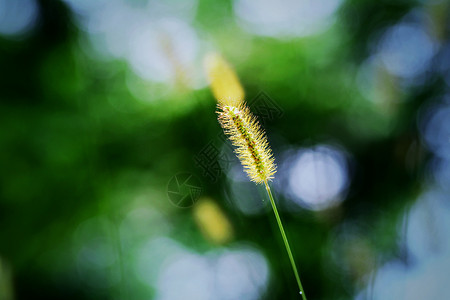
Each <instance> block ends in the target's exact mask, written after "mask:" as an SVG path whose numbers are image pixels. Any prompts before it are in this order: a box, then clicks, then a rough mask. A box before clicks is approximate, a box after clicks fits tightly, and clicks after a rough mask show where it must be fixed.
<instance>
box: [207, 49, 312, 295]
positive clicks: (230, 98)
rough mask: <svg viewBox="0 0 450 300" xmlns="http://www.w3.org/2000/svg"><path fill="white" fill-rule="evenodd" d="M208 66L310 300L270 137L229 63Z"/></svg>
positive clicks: (228, 129)
mask: <svg viewBox="0 0 450 300" xmlns="http://www.w3.org/2000/svg"><path fill="white" fill-rule="evenodd" d="M206 67H207V74H208V78H209V80H210V85H211V87H212V90H213V93H214V96H215V97H216V99H217V100H218V102H219V104H218V105H217V114H218V120H219V123H220V125H221V126H222V128H223V130H224V132H225V134H226V135H227V137H228V138H229V139H230V140H231V142H232V144H233V146H234V147H235V152H236V155H237V157H238V158H239V160H240V161H241V164H242V166H243V167H244V170H245V172H246V173H247V175H248V177H249V178H250V180H251V181H253V182H255V183H257V184H261V183H263V184H264V186H265V188H266V191H267V194H268V196H269V199H270V204H271V205H272V209H273V212H274V214H275V218H276V220H277V224H278V228H279V229H280V233H281V236H282V238H283V242H284V246H285V247H286V251H287V253H288V256H289V260H290V262H291V266H292V269H293V271H294V275H295V279H296V280H297V284H298V287H299V289H300V294H301V296H302V298H303V300H306V295H305V292H304V291H303V286H302V283H301V281H300V276H299V275H298V271H297V267H296V264H295V261H294V256H293V255H292V251H291V247H290V246H289V241H288V239H287V237H286V233H285V231H284V228H283V224H282V222H281V218H280V215H279V214H278V209H277V206H276V204H275V201H274V199H273V195H272V191H271V190H270V185H269V182H270V181H271V180H272V179H273V178H274V174H275V173H276V165H275V159H274V157H273V154H272V150H271V149H270V146H269V143H268V141H267V137H266V134H265V132H264V130H263V129H262V128H261V126H260V125H259V123H258V121H257V119H256V118H255V117H254V116H253V115H252V113H251V112H250V110H249V109H248V107H247V106H246V104H245V102H244V101H243V95H244V94H243V89H242V87H241V85H240V83H239V80H238V79H237V76H236V75H235V74H234V72H233V70H232V69H231V67H230V66H229V65H228V64H227V63H226V62H225V60H223V58H221V57H220V56H218V55H212V56H209V57H208V58H207V60H206Z"/></svg>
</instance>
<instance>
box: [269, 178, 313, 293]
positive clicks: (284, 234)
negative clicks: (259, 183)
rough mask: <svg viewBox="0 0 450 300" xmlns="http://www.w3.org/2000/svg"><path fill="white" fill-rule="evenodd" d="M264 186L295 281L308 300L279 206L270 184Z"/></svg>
mask: <svg viewBox="0 0 450 300" xmlns="http://www.w3.org/2000/svg"><path fill="white" fill-rule="evenodd" d="M264 185H265V186H266V191H267V194H268V195H269V199H270V204H271V205H272V209H273V213H274V214H275V218H276V219H277V223H278V228H279V229H280V233H281V236H282V237H283V242H284V246H285V247H286V251H287V253H288V256H289V260H290V261H291V266H292V270H293V271H294V275H295V279H296V280H297V284H298V288H299V289H300V295H302V299H303V300H306V295H305V291H304V290H303V286H302V282H301V281H300V276H299V275H298V271H297V266H296V265H295V261H294V256H293V255H292V252H291V247H290V246H289V241H288V239H287V237H286V233H285V232H284V228H283V223H281V218H280V215H279V214H278V209H277V205H276V204H275V201H274V199H273V196H272V191H271V190H270V186H269V183H268V182H267V180H266V181H264Z"/></svg>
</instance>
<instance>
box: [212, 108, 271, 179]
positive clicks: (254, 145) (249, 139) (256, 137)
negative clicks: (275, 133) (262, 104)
mask: <svg viewBox="0 0 450 300" xmlns="http://www.w3.org/2000/svg"><path fill="white" fill-rule="evenodd" d="M217 108H218V110H217V114H218V119H219V123H220V125H221V126H222V128H223V129H224V132H225V134H226V135H227V136H228V138H229V139H230V140H231V142H232V144H233V145H234V146H235V147H236V148H235V152H236V154H237V156H238V158H239V160H240V161H241V164H242V165H243V167H244V170H245V172H246V173H247V175H248V177H249V178H250V180H252V181H253V182H256V183H263V182H267V181H271V180H272V179H273V175H274V174H275V173H276V165H275V162H274V161H275V159H274V158H273V154H272V150H271V149H270V147H269V143H268V141H267V137H266V134H265V132H264V130H263V129H262V128H261V126H260V125H259V123H258V121H257V119H256V118H255V117H254V116H253V115H252V113H251V112H250V110H249V109H248V107H247V106H246V105H245V103H240V104H238V106H231V105H222V104H220V103H219V104H218V105H217Z"/></svg>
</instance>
